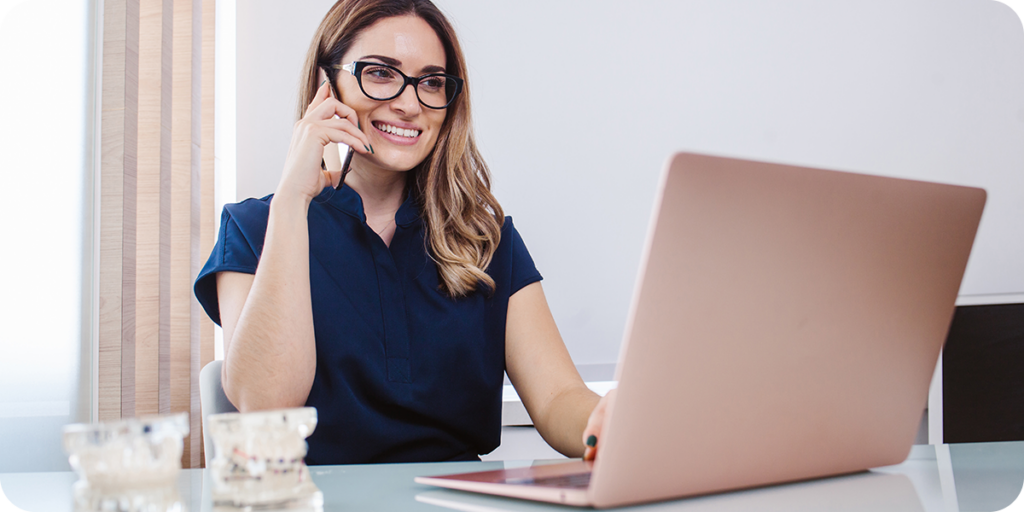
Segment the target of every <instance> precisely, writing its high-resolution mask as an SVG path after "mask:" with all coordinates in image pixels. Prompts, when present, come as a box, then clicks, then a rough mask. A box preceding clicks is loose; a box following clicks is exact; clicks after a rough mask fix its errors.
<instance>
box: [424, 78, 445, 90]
mask: <svg viewBox="0 0 1024 512" xmlns="http://www.w3.org/2000/svg"><path fill="white" fill-rule="evenodd" d="M444 83H445V79H444V77H441V76H432V77H428V78H425V79H423V80H421V81H420V87H421V88H424V89H426V90H428V91H432V92H433V91H440V90H441V89H444Z"/></svg>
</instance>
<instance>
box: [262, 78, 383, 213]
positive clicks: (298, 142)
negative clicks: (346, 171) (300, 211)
mask: <svg viewBox="0 0 1024 512" xmlns="http://www.w3.org/2000/svg"><path fill="white" fill-rule="evenodd" d="M321 75H323V71H321ZM332 88H333V87H332V85H331V84H330V82H328V81H326V80H323V81H322V83H321V85H320V88H319V89H317V92H316V95H315V96H314V97H313V100H312V101H311V102H310V104H309V106H308V107H306V111H305V113H304V115H303V117H302V119H300V120H299V121H298V122H297V123H295V127H294V129H293V131H292V140H291V144H290V146H289V148H288V157H287V159H286V161H285V168H284V173H283V174H282V177H281V182H280V184H279V185H278V190H277V194H283V195H295V196H298V197H302V198H304V199H306V200H312V198H313V197H316V196H317V195H318V194H319V193H320V191H321V190H323V189H324V187H327V186H330V185H333V183H332V182H333V181H335V180H334V178H335V176H334V175H332V173H328V172H324V171H325V169H324V162H325V156H328V155H329V154H330V152H329V151H325V148H326V147H328V146H329V145H333V144H332V143H341V144H345V145H347V146H348V147H349V148H350V151H356V152H359V153H363V154H370V152H371V150H370V145H369V140H368V138H367V137H366V134H364V133H363V132H362V130H360V129H359V126H358V125H359V120H358V118H357V116H356V112H355V110H353V109H352V108H350V107H349V106H347V105H345V104H344V103H342V102H340V101H338V100H337V99H335V98H334V95H333V91H332ZM334 153H335V154H337V150H335V151H334ZM332 160H334V159H332ZM337 160H340V158H338V159H337ZM337 160H335V161H337ZM332 163H333V162H332ZM328 168H329V169H331V171H332V172H333V174H335V175H336V174H337V173H338V172H340V168H341V165H338V166H331V167H328Z"/></svg>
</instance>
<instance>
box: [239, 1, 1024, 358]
mask: <svg viewBox="0 0 1024 512" xmlns="http://www.w3.org/2000/svg"><path fill="white" fill-rule="evenodd" d="M332 3H333V2H330V1H317V2H298V3H289V4H288V5H283V4H281V3H279V2H275V1H272V0H247V1H245V2H239V3H238V56H237V58H238V64H237V66H238V119H237V121H238V132H237V137H238V191H239V195H240V197H246V196H249V195H253V196H258V195H264V194H267V193H270V192H272V191H273V189H274V188H275V186H276V184H277V180H278V177H279V175H280V169H281V166H282V165H283V162H284V158H285V152H286V151H287V146H288V140H289V137H290V132H291V126H292V123H293V122H294V119H293V117H292V116H293V112H294V104H295V98H296V96H295V94H296V84H297V81H298V73H299V68H300V66H301V62H302V57H303V55H304V52H305V50H306V47H307V45H308V42H309V40H310V38H311V36H312V32H313V30H314V29H315V27H316V25H317V23H318V22H319V19H320V17H321V16H322V15H323V13H325V12H326V10H327V8H328V7H329V6H330V5H331V4H332ZM437 3H438V5H439V6H440V7H441V8H442V9H443V10H445V11H446V12H447V13H448V14H449V15H450V18H451V20H452V21H453V23H454V24H455V26H456V30H457V31H458V33H459V35H460V38H461V40H462V44H463V48H464V49H465V51H466V54H467V58H468V62H469V69H470V76H469V79H470V84H471V85H470V87H471V91H472V99H473V109H474V120H475V125H476V133H477V136H478V141H479V144H480V146H481V150H482V151H483V154H484V156H485V158H486V159H487V161H488V163H489V164H490V166H491V169H492V172H493V174H494V188H495V193H496V194H497V196H498V198H499V200H500V201H501V202H502V205H503V206H504V208H505V210H506V212H507V213H508V214H510V215H512V216H513V217H514V219H515V223H516V226H517V227H518V229H519V231H520V232H521V233H522V235H523V238H524V240H525V241H526V244H527V246H528V247H529V249H530V251H531V253H532V254H533V256H534V259H535V260H536V262H537V265H538V268H539V269H540V270H541V272H542V273H543V274H544V276H545V282H544V287H545V290H546V291H547V294H548V298H549V302H550V304H551V307H552V310H553V312H554V314H555V317H556V320H557V321H558V325H559V328H560V330H561V332H562V335H563V337H564V338H565V340H566V343H567V345H568V346H569V350H570V352H571V353H572V356H573V359H574V361H575V362H576V363H577V364H584V365H585V364H601V363H612V362H614V361H615V360H616V358H617V353H618V347H619V344H620V341H621V336H622V329H623V326H624V323H625V317H626V309H627V307H628V304H629V300H630V294H631V291H632V287H633V282H634V276H635V272H636V269H637V266H638V264H639V257H640V246H641V244H642V242H643V237H644V234H645V229H646V224H647V221H648V217H649V213H650V203H651V200H652V198H653V194H654V187H655V184H656V181H657V176H658V173H659V172H660V169H661V166H662V163H663V162H664V160H665V159H666V158H667V156H668V155H669V154H670V153H672V152H673V151H677V150H682V149H685V150H690V151H698V152H711V153H716V154H724V155H730V156H738V157H745V158H756V159H763V160H771V161H779V162H785V163H794V164H801V165H810V166H820V167H827V168H834V169H842V170H851V171H860V172H868V173H872V174H883V175H890V176H898V177H906V178H917V179H927V180H932V181H941V182H949V183H958V184H967V185H975V186H981V187H984V188H986V189H987V190H988V192H989V202H988V206H987V208H986V212H985V216H984V219H983V221H982V226H981V229H980V232H979V235H978V239H977V242H976V244H975V249H974V253H973V254H972V257H971V261H970V263H969V265H968V271H967V275H966V277H965V280H964V284H963V287H962V288H961V294H962V295H992V294H1020V293H1024V268H1022V262H1024V30H1022V28H1021V22H1020V21H1019V19H1018V18H1017V16H1016V15H1015V14H1014V13H1013V11H1012V10H1011V9H1010V8H1008V7H1007V6H1005V5H1003V4H1001V3H997V2H994V1H991V0H871V1H864V0H849V1H828V2H822V1H820V0H776V1H773V2H763V1H755V0H751V1H723V0H693V1H685V2H665V1H663V0H661V1H657V0H634V1H631V2H628V3H625V2H621V1H614V0H590V1H587V2H579V1H576V0H543V1H542V0H518V1H516V2H514V3H506V2H500V3H497V2H481V1H479V0H438V1H437ZM631 77H635V78H631ZM736 293H737V294H741V293H743V290H736Z"/></svg>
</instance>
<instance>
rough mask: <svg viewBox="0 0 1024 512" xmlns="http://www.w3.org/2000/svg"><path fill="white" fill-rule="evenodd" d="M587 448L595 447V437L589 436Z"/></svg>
mask: <svg viewBox="0 0 1024 512" xmlns="http://www.w3.org/2000/svg"><path fill="white" fill-rule="evenodd" d="M587 446H589V447H591V448H593V447H595V446H597V436H595V435H591V436H590V437H588V438H587Z"/></svg>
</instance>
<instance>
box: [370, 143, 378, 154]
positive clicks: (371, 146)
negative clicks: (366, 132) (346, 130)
mask: <svg viewBox="0 0 1024 512" xmlns="http://www.w3.org/2000/svg"><path fill="white" fill-rule="evenodd" d="M370 154H371V155H376V154H377V153H376V152H375V151H374V150H373V144H370Z"/></svg>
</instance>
